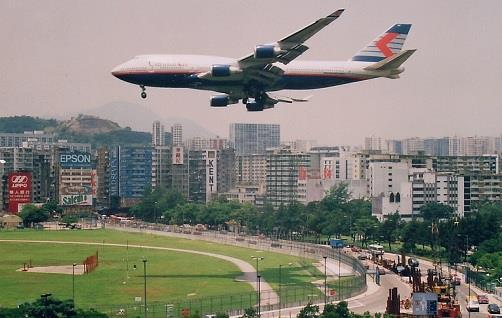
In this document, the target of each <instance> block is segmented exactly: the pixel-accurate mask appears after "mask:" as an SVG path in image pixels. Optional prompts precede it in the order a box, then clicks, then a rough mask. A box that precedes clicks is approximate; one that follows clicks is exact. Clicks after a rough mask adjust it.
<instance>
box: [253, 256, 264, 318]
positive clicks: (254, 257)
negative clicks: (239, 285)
mask: <svg viewBox="0 0 502 318" xmlns="http://www.w3.org/2000/svg"><path fill="white" fill-rule="evenodd" d="M251 258H252V259H254V260H256V282H257V284H258V288H257V294H256V298H257V301H258V312H257V314H258V317H260V300H261V299H260V298H261V294H260V278H261V276H260V271H259V268H258V262H259V261H262V260H264V259H265V258H264V257H262V256H251Z"/></svg>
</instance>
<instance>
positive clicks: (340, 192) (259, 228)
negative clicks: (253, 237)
mask: <svg viewBox="0 0 502 318" xmlns="http://www.w3.org/2000/svg"><path fill="white" fill-rule="evenodd" d="M131 213H132V215H134V216H135V217H137V218H140V219H143V220H146V221H156V222H162V223H166V224H178V225H181V224H191V225H195V224H206V225H208V226H209V227H210V228H213V229H219V228H223V227H224V226H225V223H226V222H236V224H238V225H239V226H241V227H245V228H246V229H247V230H248V232H250V233H265V234H268V235H275V236H281V237H286V236H288V235H293V234H294V235H296V236H299V235H309V236H314V237H317V239H319V238H320V237H321V236H324V237H327V236H337V237H338V236H340V235H347V236H349V235H350V236H353V237H354V238H355V237H357V238H359V239H360V240H361V242H362V243H363V244H367V241H368V240H369V239H371V237H372V233H373V231H374V229H375V228H377V227H378V221H377V220H376V219H375V218H374V217H372V216H371V204H370V202H368V201H365V200H349V193H348V191H347V187H346V186H345V185H343V186H340V187H337V188H334V189H332V190H331V191H330V192H329V193H328V194H327V196H326V197H325V198H324V199H322V200H321V201H318V202H311V203H309V204H308V205H303V204H301V203H298V202H291V203H290V204H288V205H282V206H280V207H279V208H278V209H274V208H273V207H272V205H270V204H265V206H264V207H263V209H260V210H259V209H257V208H256V207H255V206H253V205H251V204H241V203H239V202H236V201H227V200H224V199H217V200H214V201H212V202H210V203H208V204H198V203H193V202H187V201H185V199H184V198H183V196H182V195H180V194H179V193H176V192H171V191H166V190H165V189H156V190H155V191H153V192H150V193H148V194H147V195H146V196H145V198H144V199H143V200H142V202H141V203H140V204H138V205H136V206H134V207H133V208H132V209H131Z"/></svg>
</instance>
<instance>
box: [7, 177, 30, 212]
mask: <svg viewBox="0 0 502 318" xmlns="http://www.w3.org/2000/svg"><path fill="white" fill-rule="evenodd" d="M8 186H9V209H8V211H9V212H11V213H18V212H19V209H18V205H19V203H30V202H31V195H32V193H31V192H32V183H31V172H11V173H9V184H8Z"/></svg>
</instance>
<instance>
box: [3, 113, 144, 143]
mask: <svg viewBox="0 0 502 318" xmlns="http://www.w3.org/2000/svg"><path fill="white" fill-rule="evenodd" d="M33 130H40V131H45V132H47V133H54V134H56V136H57V138H58V139H65V140H68V141H69V142H84V143H90V144H92V146H93V148H97V147H100V146H113V145H118V144H136V145H148V144H150V143H151V140H152V139H151V134H150V133H147V132H139V131H133V130H131V128H129V127H125V128H122V127H120V125H118V124H117V123H115V122H113V121H111V120H107V119H102V118H99V117H96V116H89V115H78V116H77V117H74V118H71V119H69V120H65V121H58V120H56V119H43V118H38V117H31V116H13V117H0V132H3V133H23V132H25V131H33Z"/></svg>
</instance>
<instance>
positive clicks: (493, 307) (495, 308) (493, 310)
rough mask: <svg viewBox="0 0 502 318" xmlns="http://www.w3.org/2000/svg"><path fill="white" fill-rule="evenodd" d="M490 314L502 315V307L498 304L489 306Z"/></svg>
mask: <svg viewBox="0 0 502 318" xmlns="http://www.w3.org/2000/svg"><path fill="white" fill-rule="evenodd" d="M488 312H489V313H490V314H500V307H499V305H497V304H488Z"/></svg>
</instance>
